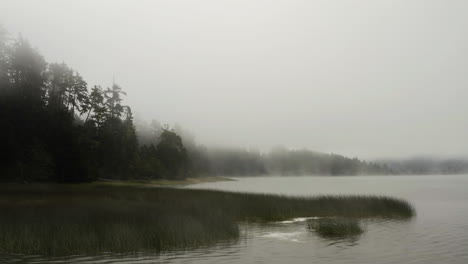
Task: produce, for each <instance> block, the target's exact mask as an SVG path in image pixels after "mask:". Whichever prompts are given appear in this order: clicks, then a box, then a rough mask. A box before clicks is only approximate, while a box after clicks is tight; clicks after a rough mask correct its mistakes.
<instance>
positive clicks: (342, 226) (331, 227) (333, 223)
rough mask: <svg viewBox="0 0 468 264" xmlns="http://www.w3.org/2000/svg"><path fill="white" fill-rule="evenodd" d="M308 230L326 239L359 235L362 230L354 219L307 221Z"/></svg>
mask: <svg viewBox="0 0 468 264" xmlns="http://www.w3.org/2000/svg"><path fill="white" fill-rule="evenodd" d="M307 225H308V228H309V229H310V230H313V231H315V232H316V233H317V234H318V235H319V236H321V237H326V238H335V237H340V238H341V237H349V236H356V235H360V234H361V233H362V232H363V230H362V228H361V226H360V225H359V221H358V220H357V219H354V218H319V219H310V220H308V221H307Z"/></svg>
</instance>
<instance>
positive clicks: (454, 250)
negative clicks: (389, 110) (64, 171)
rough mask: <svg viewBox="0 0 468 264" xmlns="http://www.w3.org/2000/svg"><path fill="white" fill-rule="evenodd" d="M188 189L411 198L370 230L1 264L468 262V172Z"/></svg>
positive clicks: (280, 226) (258, 230)
mask: <svg viewBox="0 0 468 264" xmlns="http://www.w3.org/2000/svg"><path fill="white" fill-rule="evenodd" d="M188 188H199V189H220V190H228V191H246V192H260V193H280V194H288V195H301V196H304V195H309V196H310V195H319V194H376V195H389V196H393V197H398V198H403V199H406V200H408V201H410V202H411V203H412V204H413V205H414V206H415V208H416V212H417V216H416V217H414V218H413V219H412V220H410V221H388V220H367V221H361V225H362V226H363V228H364V230H365V232H364V233H363V234H362V235H360V236H358V237H352V238H346V239H324V238H320V237H318V236H317V235H315V234H314V233H313V232H310V231H308V230H307V228H306V222H305V219H292V220H291V221H284V222H278V223H271V224H267V225H260V224H253V225H241V229H242V232H243V235H242V239H241V240H240V241H238V242H236V243H220V244H219V245H218V246H215V247H209V248H201V249H196V250H190V251H174V252H167V253H164V254H160V255H157V256H156V255H145V254H139V255H138V254H132V255H113V254H103V255H101V256H94V257H66V258H54V259H43V258H41V257H39V256H28V257H25V256H0V263H44V262H47V263H223V264H229V263H269V264H270V263H288V264H294V263H361V264H362V263H398V264H401V263H425V264H428V263H468V175H457V176H356V177H260V178H258V177H255V178H240V179H237V181H228V182H213V183H203V184H198V185H193V186H190V187H188Z"/></svg>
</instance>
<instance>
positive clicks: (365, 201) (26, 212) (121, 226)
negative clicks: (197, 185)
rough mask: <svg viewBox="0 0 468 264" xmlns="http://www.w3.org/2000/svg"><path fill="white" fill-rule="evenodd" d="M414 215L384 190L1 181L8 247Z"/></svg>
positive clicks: (174, 244)
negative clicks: (346, 192) (293, 192)
mask: <svg viewBox="0 0 468 264" xmlns="http://www.w3.org/2000/svg"><path fill="white" fill-rule="evenodd" d="M413 215H414V209H413V207H412V206H411V205H410V204H409V203H407V202H406V201H403V200H398V199H393V198H388V197H377V196H319V197H287V196H280V195H271V194H250V193H233V192H222V191H210V190H190V189H176V188H154V187H141V186H124V185H122V186H106V185H96V184H82V185H59V184H31V185H19V184H16V185H14V184H8V185H1V186H0V252H3V253H20V254H40V255H73V254H99V253H101V252H119V253H124V252H125V253H128V252H160V251H165V250H173V249H186V248H193V247H200V246H207V245H211V244H215V243H218V242H220V241H235V240H236V239H238V238H239V233H240V232H239V227H238V222H269V221H281V220H287V219H291V218H295V217H304V216H322V217H331V216H333V217H336V216H338V217H351V218H399V219H406V218H410V217H412V216H413Z"/></svg>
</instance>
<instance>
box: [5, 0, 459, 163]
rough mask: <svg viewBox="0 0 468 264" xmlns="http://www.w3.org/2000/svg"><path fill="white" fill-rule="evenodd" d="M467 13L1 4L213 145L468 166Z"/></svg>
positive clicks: (230, 4) (48, 51)
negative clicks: (438, 159)
mask: <svg viewBox="0 0 468 264" xmlns="http://www.w3.org/2000/svg"><path fill="white" fill-rule="evenodd" d="M467 14H468V1H464V0H459V1H457V0H439V1H435V0H417V1H416V0H413V1H412V0H388V1H379V0H359V1H358V0H349V1H345V0H343V1H338V0H322V1H313V0H303V1H293V0H285V1H255V0H233V1H222V0H199V1H194V0H192V1H178V0H167V1H116V0H108V1H95V0H90V1H84V0H75V1H64V0H54V1H49V0H41V1H23V0H0V23H1V24H3V25H4V27H5V28H6V29H7V30H8V31H9V32H10V33H11V34H12V35H13V36H16V35H17V34H18V33H20V32H21V33H22V35H23V36H24V37H26V38H27V39H29V41H30V42H31V43H32V44H33V46H36V47H37V48H38V49H39V51H40V52H41V53H42V54H43V55H44V57H45V58H46V60H47V61H49V62H62V61H65V62H66V63H67V64H68V65H69V66H71V67H72V68H74V69H76V70H78V71H79V72H80V73H81V74H82V75H83V76H84V78H85V79H86V80H87V81H88V83H89V84H90V85H95V84H101V85H103V86H108V85H110V84H111V83H112V77H113V76H114V75H115V79H116V81H117V83H119V84H121V85H122V86H123V87H124V89H125V90H126V91H127V93H128V96H127V98H126V102H127V103H128V104H130V105H131V106H132V107H133V109H134V112H136V113H137V115H138V117H140V118H143V119H146V120H151V119H157V120H159V121H161V122H162V123H169V124H174V123H179V124H181V125H182V126H183V127H185V128H187V129H189V130H190V131H192V132H193V133H194V134H195V135H196V139H197V141H198V142H200V143H203V144H207V145H214V144H217V145H228V146H239V147H249V148H258V149H261V150H266V149H269V148H270V147H273V146H278V145H282V146H285V147H292V148H300V147H306V148H309V149H313V150H317V151H323V152H334V153H341V154H345V155H349V156H358V157H362V158H382V157H385V158H387V157H395V158H396V157H411V156H416V155H433V156H444V157H447V156H458V155H464V156H465V157H468V16H467Z"/></svg>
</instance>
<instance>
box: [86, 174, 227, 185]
mask: <svg viewBox="0 0 468 264" xmlns="http://www.w3.org/2000/svg"><path fill="white" fill-rule="evenodd" d="M219 181H235V180H234V179H230V178H226V177H213V176H210V177H208V176H205V177H194V178H187V179H181V180H167V179H159V180H133V181H132V180H129V181H119V180H106V179H101V180H99V181H97V182H94V183H93V184H95V185H119V186H141V187H144V186H146V187H148V186H152V187H168V186H185V185H191V184H198V183H206V182H219Z"/></svg>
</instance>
